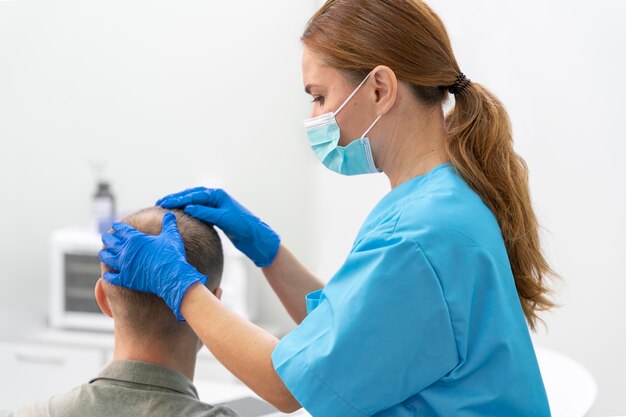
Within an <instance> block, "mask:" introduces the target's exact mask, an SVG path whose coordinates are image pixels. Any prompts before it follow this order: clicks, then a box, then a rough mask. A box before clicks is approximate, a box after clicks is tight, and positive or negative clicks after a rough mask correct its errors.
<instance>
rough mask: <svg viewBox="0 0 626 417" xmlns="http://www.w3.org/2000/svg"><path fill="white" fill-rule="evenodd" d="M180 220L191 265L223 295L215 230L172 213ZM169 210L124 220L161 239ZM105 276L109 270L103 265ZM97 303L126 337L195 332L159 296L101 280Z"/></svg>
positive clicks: (221, 262)
mask: <svg viewBox="0 0 626 417" xmlns="http://www.w3.org/2000/svg"><path fill="white" fill-rule="evenodd" d="M170 211H171V212H172V213H174V215H175V216H176V223H177V226H178V231H179V232H180V235H181V237H182V238H183V243H184V247H185V255H186V257H187V261H188V262H189V263H190V264H191V265H192V266H193V267H195V268H196V269H197V270H198V272H200V273H201V274H202V275H205V276H207V278H208V279H207V282H206V286H207V287H208V289H209V290H211V291H212V292H213V293H215V295H216V296H218V297H219V296H220V295H221V290H220V288H219V286H220V282H221V277H222V271H223V268H224V255H223V252H222V244H221V241H220V238H219V236H218V235H217V233H216V232H215V229H213V228H212V227H211V226H208V225H206V224H205V223H202V222H200V221H199V220H197V219H194V218H193V217H191V216H188V215H186V214H185V213H184V212H183V211H181V210H170ZM165 213H167V211H166V210H164V209H162V208H160V207H150V208H147V209H144V210H141V211H138V212H136V213H134V214H131V215H129V216H127V217H126V218H124V219H122V222H123V223H127V224H129V225H131V226H132V227H134V228H136V229H137V230H139V231H141V232H143V233H147V234H151V235H158V234H159V233H161V224H162V222H163V216H164V215H165ZM101 268H102V272H103V273H104V272H105V271H106V270H107V269H108V268H107V267H106V266H105V265H104V264H101ZM96 300H97V301H98V304H99V305H100V308H101V309H102V311H103V312H104V313H105V314H107V315H109V316H111V317H113V319H114V320H115V327H116V332H120V331H121V332H123V333H124V335H129V336H132V337H141V338H144V339H149V340H151V341H155V340H171V338H172V337H177V336H179V335H183V334H189V333H190V332H191V333H193V332H192V331H191V329H190V328H189V326H188V325H187V323H185V322H179V321H178V320H177V319H176V316H175V315H174V313H173V312H172V311H171V310H170V309H169V307H168V306H167V305H166V304H165V302H163V300H161V299H160V298H159V297H157V296H156V295H152V294H144V293H140V292H137V291H133V290H129V289H127V288H123V287H117V286H114V285H111V284H109V283H107V282H106V281H104V280H103V279H100V280H98V283H97V284H96Z"/></svg>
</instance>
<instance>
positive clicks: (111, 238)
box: [102, 233, 122, 249]
mask: <svg viewBox="0 0 626 417" xmlns="http://www.w3.org/2000/svg"><path fill="white" fill-rule="evenodd" d="M121 242H122V240H121V239H120V238H119V236H117V235H116V234H115V233H103V234H102V243H103V244H104V247H105V248H107V249H112V248H117V247H118V246H119V244H120V243H121Z"/></svg>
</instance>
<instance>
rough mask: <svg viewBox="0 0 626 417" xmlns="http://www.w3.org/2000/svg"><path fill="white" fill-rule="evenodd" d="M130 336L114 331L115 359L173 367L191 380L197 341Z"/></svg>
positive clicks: (196, 352)
mask: <svg viewBox="0 0 626 417" xmlns="http://www.w3.org/2000/svg"><path fill="white" fill-rule="evenodd" d="M176 342H178V343H175V342H174V341H172V340H158V341H152V340H149V338H140V337H130V336H128V335H126V334H124V333H123V332H120V331H118V329H116V331H115V350H114V354H113V358H114V359H115V360H130V361H140V362H148V363H153V364H156V365H161V366H165V367H167V368H170V369H173V370H175V371H177V372H179V373H181V374H183V375H185V376H186V377H187V378H189V379H190V380H192V381H193V377H194V371H195V367H196V357H197V354H198V345H197V342H196V343H193V342H194V341H193V339H191V340H184V341H176Z"/></svg>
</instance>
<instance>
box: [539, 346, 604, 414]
mask: <svg viewBox="0 0 626 417" xmlns="http://www.w3.org/2000/svg"><path fill="white" fill-rule="evenodd" d="M535 352H536V353H537V361H538V362H539V369H540V370H541V376H542V377H543V383H544V385H545V387H546V393H547V394H548V401H549V403H550V409H551V410H552V417H584V416H585V415H586V414H587V413H588V412H589V410H590V409H591V407H592V406H593V403H594V401H595V400H596V396H597V394H598V386H597V385H596V381H595V379H594V378H593V376H592V375H591V373H590V372H589V371H588V370H587V369H586V368H585V367H584V366H582V365H581V364H579V363H578V362H576V361H575V360H573V359H572V358H570V357H569V356H566V355H563V354H562V353H559V352H556V351H554V350H550V349H546V348H542V347H538V346H535Z"/></svg>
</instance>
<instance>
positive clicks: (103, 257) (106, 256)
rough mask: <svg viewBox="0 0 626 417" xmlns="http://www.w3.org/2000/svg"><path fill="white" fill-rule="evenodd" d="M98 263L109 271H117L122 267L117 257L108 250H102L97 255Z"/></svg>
mask: <svg viewBox="0 0 626 417" xmlns="http://www.w3.org/2000/svg"><path fill="white" fill-rule="evenodd" d="M98 258H99V259H100V261H101V262H102V263H103V264H105V265H106V266H108V267H109V268H111V269H115V270H116V271H119V270H120V269H121V267H122V262H120V258H119V256H118V255H117V254H116V253H114V252H112V251H111V250H109V249H103V250H101V251H100V253H99V254H98Z"/></svg>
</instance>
